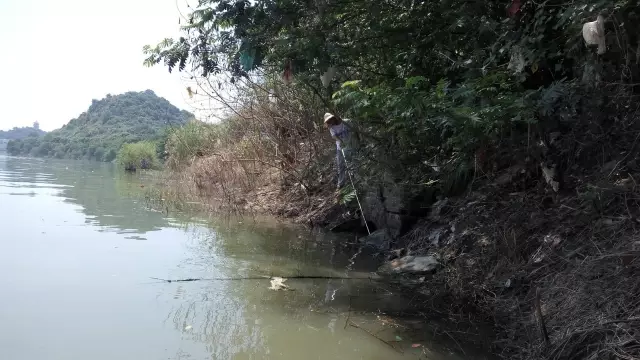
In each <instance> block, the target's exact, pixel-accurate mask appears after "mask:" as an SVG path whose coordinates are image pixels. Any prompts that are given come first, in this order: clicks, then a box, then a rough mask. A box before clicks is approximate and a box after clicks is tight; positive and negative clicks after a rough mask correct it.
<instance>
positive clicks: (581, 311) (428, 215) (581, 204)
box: [162, 143, 640, 359]
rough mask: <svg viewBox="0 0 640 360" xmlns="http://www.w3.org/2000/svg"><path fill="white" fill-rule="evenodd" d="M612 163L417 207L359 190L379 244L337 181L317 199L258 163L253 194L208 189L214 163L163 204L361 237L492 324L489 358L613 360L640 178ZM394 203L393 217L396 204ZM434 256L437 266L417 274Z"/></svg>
mask: <svg viewBox="0 0 640 360" xmlns="http://www.w3.org/2000/svg"><path fill="white" fill-rule="evenodd" d="M621 144H622V143H621ZM627 145H629V144H627ZM616 153H617V154H618V155H616ZM606 159H607V161H606V162H604V163H603V162H602V161H591V162H590V163H591V165H590V166H586V165H582V166H575V167H574V168H573V169H568V171H566V172H565V173H564V174H563V175H564V176H563V179H564V183H563V189H564V190H563V191H558V192H556V191H554V189H553V187H552V185H550V184H548V183H547V181H545V177H544V174H543V173H541V172H540V171H539V169H538V168H537V167H536V166H531V165H530V164H527V163H526V162H525V163H520V164H516V165H512V166H510V167H506V168H503V169H502V170H499V171H495V172H493V173H491V174H490V175H485V176H483V177H479V178H478V179H476V180H474V183H473V184H472V186H471V189H472V190H471V191H469V192H465V193H464V194H462V195H460V196H457V197H449V198H443V197H440V198H439V199H437V198H436V199H432V201H429V200H427V201H425V202H423V205H425V204H426V206H422V207H421V208H420V209H419V211H414V212H413V213H411V212H409V210H411V209H409V206H410V204H409V203H406V202H405V203H403V202H402V201H400V198H401V197H399V196H396V197H395V198H394V196H393V195H392V193H394V191H390V190H389V189H388V188H387V189H383V190H382V193H383V194H382V195H380V194H378V193H377V191H378V190H376V191H371V190H369V191H364V192H363V193H362V194H361V197H362V200H363V204H364V210H365V214H364V215H365V217H368V220H369V222H370V224H371V225H372V230H374V231H377V234H378V235H376V236H374V238H373V241H370V240H371V239H372V238H371V237H369V238H367V237H365V236H364V235H366V233H364V234H363V230H364V228H363V227H362V225H363V224H362V220H361V218H362V216H361V214H359V211H358V209H357V207H355V206H354V204H353V203H349V202H347V203H346V204H345V203H344V201H343V202H342V203H340V201H337V200H336V197H335V194H334V193H333V191H332V187H331V184H330V182H329V181H327V183H326V184H325V185H321V186H318V188H319V189H320V190H317V191H315V192H309V191H307V190H306V189H305V187H304V186H302V185H301V184H296V183H290V184H288V186H284V185H283V183H282V181H281V180H282V174H281V172H280V171H278V170H277V169H272V170H270V171H265V170H264V168H263V169H262V171H261V172H260V173H259V176H256V177H255V178H254V179H253V182H252V185H251V186H247V187H245V188H242V187H241V186H239V187H236V188H233V187H231V186H230V187H227V188H225V189H224V191H222V192H221V191H219V188H216V189H218V190H214V188H213V186H211V187H207V186H206V181H204V179H203V176H205V175H206V174H207V173H211V170H210V168H211V166H217V165H212V164H215V163H216V162H217V161H219V156H212V157H202V158H199V159H196V160H195V161H194V162H193V163H192V164H191V165H190V166H189V167H187V168H185V169H184V170H183V171H180V172H173V173H167V174H166V176H167V177H166V178H165V179H164V180H163V183H164V184H165V185H168V186H166V187H165V188H164V189H165V190H164V193H163V195H162V196H164V197H174V198H176V199H178V198H179V199H182V200H181V203H182V204H183V205H182V206H187V205H188V204H191V205H194V206H201V207H204V208H206V209H207V210H208V211H211V212H217V211H227V212H236V213H254V214H270V215H275V216H278V217H281V218H286V219H288V220H290V221H294V222H298V223H303V224H307V225H310V226H320V227H324V228H328V229H333V230H334V231H347V232H353V233H354V234H356V233H358V234H359V235H356V237H358V238H360V243H361V245H368V247H369V248H370V250H372V251H371V253H372V256H381V257H384V258H385V259H387V260H388V264H387V265H386V266H384V267H383V268H382V269H381V270H384V271H385V273H386V274H388V275H391V276H394V277H397V276H399V277H402V278H404V279H405V280H406V281H405V283H406V286H407V287H411V288H412V289H413V291H415V292H418V293H420V294H422V295H425V296H426V299H428V300H425V302H426V304H423V305H425V306H426V307H428V308H429V309H430V311H432V312H433V313H438V314H441V315H442V316H446V317H447V318H448V319H449V321H450V322H451V323H459V324H460V326H461V327H462V326H463V327H465V328H468V327H469V324H477V325H479V326H480V325H483V326H484V325H486V324H491V326H492V327H493V329H494V330H493V331H495V337H494V338H495V341H493V344H492V349H491V352H492V353H494V354H496V355H499V356H500V357H503V358H527V359H533V358H555V359H560V358H566V359H574V358H589V357H601V356H605V355H606V356H609V355H611V356H614V357H615V356H618V355H615V354H620V355H624V354H633V353H634V352H636V351H638V348H637V346H636V345H637V341H638V337H639V336H640V334H638V333H637V332H636V331H634V330H633V329H634V325H635V324H636V323H637V321H638V320H637V319H638V317H639V316H640V307H639V306H638V304H637V298H638V296H640V285H639V284H638V281H637V280H636V278H635V276H634V274H637V273H638V271H639V270H640V269H638V268H639V267H640V262H638V255H640V242H638V240H637V239H638V238H640V237H639V233H638V230H637V228H638V226H640V217H639V214H638V206H637V203H636V201H638V200H640V197H639V196H638V195H640V191H639V190H640V189H638V187H637V185H636V183H635V181H634V180H635V179H637V178H640V174H637V173H636V172H635V170H637V168H636V167H635V166H636V165H635V163H634V161H635V160H634V159H632V158H629V157H628V156H626V154H625V153H624V152H622V153H620V152H617V151H612V152H611V153H609V154H607V157H606ZM229 163H232V162H229ZM238 166H240V165H238ZM239 168H240V167H239ZM208 169H209V170H208ZM532 169H533V170H532ZM328 178H329V177H328ZM320 181H322V180H320ZM395 193H397V191H395ZM385 195H386V196H385ZM376 199H377V200H376ZM376 201H378V203H376ZM393 202H396V204H395V206H396V207H397V209H390V208H389V207H390V206H391V205H394V204H392V203H393ZM385 203H386V205H385ZM376 206H381V207H382V208H384V211H382V213H383V214H382V215H381V212H380V211H377V214H376V213H374V212H376V209H375V207H376ZM368 212H369V213H368ZM416 214H418V215H416ZM394 220H397V221H394ZM381 221H382V222H386V223H385V224H386V226H384V225H383V224H382V222H381ZM381 230H382V231H384V232H385V234H384V235H382V236H381V235H379V233H380V231H381ZM381 239H382V240H381ZM425 259H426V260H429V261H427V262H426V263H427V264H428V266H426V267H425V266H423V267H421V268H414V269H413V270H409V269H411V268H412V266H413V264H415V263H416V262H422V264H423V265H424V263H425V262H424V260H425ZM427 304H428V305H427ZM471 335H476V336H477V335H480V334H469V336H471ZM464 337H465V336H461V337H460V341H464ZM607 354H608V355H607ZM606 356H605V357H606Z"/></svg>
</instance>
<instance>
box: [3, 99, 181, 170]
mask: <svg viewBox="0 0 640 360" xmlns="http://www.w3.org/2000/svg"><path fill="white" fill-rule="evenodd" d="M192 117H193V115H192V114H190V113H188V112H186V111H181V110H179V109H178V108H176V107H175V106H173V105H171V104H170V103H169V102H168V101H167V100H165V99H163V98H160V97H158V96H156V94H155V93H154V92H153V91H151V90H147V91H143V92H127V93H125V94H121V95H115V96H111V95H107V97H106V98H104V99H102V100H93V103H92V104H91V106H90V107H89V109H88V110H87V111H86V112H84V113H82V114H81V115H80V116H79V117H78V118H76V119H72V120H71V121H69V123H67V124H66V125H64V126H63V127H62V128H60V129H58V130H54V131H52V132H50V133H47V134H46V135H45V136H43V137H40V138H29V139H24V140H20V141H15V142H13V143H10V145H8V149H7V150H8V151H9V153H10V154H14V155H31V156H41V157H57V158H73V159H93V160H98V161H113V160H114V159H115V158H116V155H117V152H118V150H119V149H120V147H121V146H122V144H125V143H133V142H138V141H143V140H155V139H158V138H160V137H161V135H162V129H164V128H166V127H173V126H180V125H182V124H184V123H185V122H186V121H187V120H188V119H189V118H192Z"/></svg>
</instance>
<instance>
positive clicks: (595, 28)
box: [582, 15, 607, 55]
mask: <svg viewBox="0 0 640 360" xmlns="http://www.w3.org/2000/svg"><path fill="white" fill-rule="evenodd" d="M582 37H583V38H584V41H585V42H586V43H587V46H589V45H598V55H602V54H604V53H605V52H606V51H607V44H606V43H605V39H604V18H603V17H602V15H598V18H597V19H596V21H592V22H588V23H585V24H584V25H583V26H582Z"/></svg>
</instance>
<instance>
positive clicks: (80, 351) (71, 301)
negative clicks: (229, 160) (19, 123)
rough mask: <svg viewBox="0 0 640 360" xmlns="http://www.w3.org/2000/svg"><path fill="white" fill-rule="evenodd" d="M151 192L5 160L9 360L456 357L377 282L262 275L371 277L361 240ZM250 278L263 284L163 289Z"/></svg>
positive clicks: (3, 307) (112, 177) (4, 340)
mask: <svg viewBox="0 0 640 360" xmlns="http://www.w3.org/2000/svg"><path fill="white" fill-rule="evenodd" d="M145 183H146V180H145V178H144V176H141V175H133V176H132V175H127V174H122V173H120V172H119V171H117V170H116V169H115V168H114V167H113V166H111V165H109V164H99V163H87V162H73V161H61V160H49V159H47V160H43V159H26V158H14V157H7V156H3V155H0V359H3V360H36V359H37V360H41V359H49V360H57V359H59V360H63V359H64V360H86V359H91V360H107V359H109V360H113V359H118V360H128V359H132V360H133V359H135V360H140V359H176V360H177V359H216V360H218V359H220V360H222V359H296V360H298V359H385V360H387V359H417V358H421V359H426V358H429V359H454V358H456V357H455V356H454V355H453V354H452V353H450V352H449V351H448V350H445V348H441V347H438V346H435V345H434V344H428V341H427V340H425V338H424V336H421V335H420V336H418V335H416V332H415V331H412V332H408V331H407V330H406V327H405V325H402V324H399V323H397V322H394V320H393V319H391V318H388V317H386V316H385V315H384V313H385V312H386V311H391V310H395V311H398V310H402V307H403V306H406V305H407V303H408V302H409V301H408V300H407V299H404V298H399V295H397V292H396V291H394V290H393V289H389V288H386V287H384V286H383V285H381V284H380V283H377V282H375V281H373V282H372V281H369V280H341V279H289V280H287V281H286V283H287V284H289V285H290V287H291V288H292V289H293V291H274V290H270V289H269V286H270V282H269V280H268V279H264V280H263V279H255V277H259V276H270V275H273V276H284V277H288V276H296V275H305V276H335V277H345V276H350V277H366V276H367V275H368V274H369V272H370V271H371V270H373V269H374V268H375V266H376V264H375V263H373V262H372V261H371V260H369V259H370V257H367V256H354V254H353V253H352V252H349V251H346V250H344V248H343V247H342V246H338V245H339V244H340V242H345V241H350V239H345V238H340V237H338V236H337V235H334V234H326V233H321V232H311V231H310V230H307V229H301V228H295V227H291V226H285V225H283V224H278V223H276V222H275V221H256V220H253V219H248V218H244V219H221V220H220V219H219V220H212V219H203V218H198V217H194V216H188V215H189V214H178V215H176V214H171V213H170V212H169V213H167V212H160V211H154V210H151V209H149V208H148V207H147V206H146V204H145V202H144V201H143V200H141V196H140V194H141V193H142V191H141V189H144V186H145ZM147 186H148V185H147ZM239 277H251V278H254V279H247V280H207V281H194V282H178V283H175V282H172V283H166V282H162V281H158V280H154V279H152V278H161V279H180V278H239ZM347 321H348V323H347ZM347 324H354V325H356V326H352V325H348V326H346V325H347ZM426 332H427V331H426V330H425V331H424V333H426ZM418 333H419V332H418ZM423 335H424V334H423ZM418 345H419V346H418Z"/></svg>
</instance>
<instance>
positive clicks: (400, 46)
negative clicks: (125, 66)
mask: <svg viewBox="0 0 640 360" xmlns="http://www.w3.org/2000/svg"><path fill="white" fill-rule="evenodd" d="M199 5H200V6H199V7H198V8H197V9H196V8H194V9H190V11H189V12H188V13H186V14H184V17H185V23H186V24H187V25H185V26H184V28H183V33H182V37H181V38H179V39H175V40H174V39H165V40H163V41H162V42H160V43H159V44H158V45H157V46H145V48H144V53H145V54H146V56H147V59H146V60H145V65H147V66H155V65H161V66H166V67H167V68H168V70H169V71H172V70H173V71H175V70H178V71H181V72H183V73H185V75H187V78H188V79H191V80H190V82H189V84H188V88H187V89H186V91H187V93H188V95H189V96H191V97H193V98H194V99H195V100H203V101H208V102H209V103H215V104H218V105H221V106H222V108H223V111H222V112H223V113H218V114H217V115H218V116H219V117H220V118H221V119H220V121H219V122H217V123H215V124H209V123H203V122H197V121H192V122H190V123H189V124H187V125H186V126H184V127H183V128H178V129H175V130H174V131H173V132H172V133H171V134H169V135H168V138H167V142H166V152H167V158H166V159H165V164H166V165H165V167H166V169H167V171H166V173H165V176H166V177H167V178H166V179H165V180H166V181H163V184H164V185H165V186H164V187H163V188H162V190H157V191H158V193H157V194H156V197H157V198H165V199H168V198H171V197H174V198H180V199H183V200H184V202H191V201H193V202H197V203H201V204H204V206H205V207H207V208H208V209H209V210H211V211H218V212H238V213H242V212H257V213H269V214H274V215H277V216H281V217H285V218H289V219H292V220H294V221H296V222H301V223H306V224H310V225H315V226H323V227H326V228H330V229H333V230H334V231H352V232H359V233H362V231H363V228H364V226H363V225H364V224H363V223H362V215H363V214H360V209H359V208H358V207H357V206H356V205H355V204H354V197H355V196H354V195H355V192H354V191H356V190H357V192H358V196H359V197H360V199H361V200H362V203H363V207H362V210H363V212H364V215H365V216H366V218H367V220H368V221H369V223H368V224H369V225H370V228H371V229H372V231H373V234H372V235H371V236H363V237H362V239H361V242H362V244H363V245H365V246H368V247H371V248H374V249H377V252H378V253H379V254H380V256H385V257H386V258H387V260H388V263H387V264H386V266H385V268H386V269H387V271H388V272H390V273H391V274H394V275H401V276H405V277H409V278H412V279H413V280H414V281H413V284H414V285H413V290H412V291H414V292H415V293H416V294H421V295H424V296H426V299H427V300H425V301H424V304H421V305H423V306H424V308H425V309H429V311H428V313H430V314H440V315H442V316H443V317H444V318H447V319H448V321H449V323H451V324H453V325H459V326H460V327H461V328H462V327H465V328H473V327H474V326H475V325H478V326H479V325H481V324H489V325H490V327H489V328H491V329H492V330H491V331H486V332H484V334H483V335H485V336H487V337H490V338H491V346H490V349H489V350H490V351H491V352H492V353H493V354H495V355H496V356H498V357H501V358H505V359H514V358H519V359H540V358H548V359H600V358H606V359H614V358H618V359H637V358H640V332H639V331H638V329H639V328H640V327H639V326H638V325H639V323H640V320H639V319H640V305H639V304H638V299H639V298H640V282H639V281H638V279H637V274H638V273H640V261H639V260H638V255H640V243H638V239H639V238H640V236H639V233H638V227H639V226H640V189H639V188H638V186H637V181H638V179H640V166H639V165H638V163H637V158H638V154H639V151H640V144H639V143H638V142H639V141H638V140H639V139H640V121H639V120H640V119H639V118H638V112H637V107H638V106H637V100H638V96H639V94H640V85H638V82H637V79H638V78H639V77H640V57H639V56H638V54H640V47H639V36H638V34H640V28H639V26H640V21H639V20H640V19H638V17H639V16H640V14H639V13H638V4H637V1H631V0H625V1H621V2H617V3H614V2H611V1H599V2H596V3H593V2H587V1H581V0H579V1H575V2H569V3H567V2H562V1H545V2H539V3H537V2H530V1H519V0H513V1H510V2H509V1H507V2H496V1H489V2H482V3H470V2H466V1H457V0H452V1H441V2H416V1H410V0H407V1H393V2H384V1H382V2H380V1H376V2H373V1H367V0H356V1H348V2H346V1H316V2H306V1H290V2H286V3H281V2H267V1H254V2H247V1H237V2H235V3H231V2H228V1H222V0H204V1H201V2H200V4H199ZM274 19H277V21H274ZM325 112H331V113H334V114H337V115H339V116H340V117H343V118H349V119H350V120H351V121H350V122H349V124H350V126H351V127H352V130H353V133H354V134H356V137H357V138H356V139H355V140H356V142H357V146H356V148H355V150H356V151H355V152H354V154H353V161H351V163H352V166H353V168H352V169H351V170H352V171H353V174H354V180H355V189H352V188H349V187H347V188H345V189H343V190H342V191H341V192H340V193H339V194H336V193H335V183H336V182H335V175H336V171H335V169H334V161H335V144H334V143H333V142H332V140H331V139H330V137H329V135H328V134H327V131H326V130H325V129H323V127H322V115H323V114H324V113H325ZM163 192H164V193H163ZM363 235H366V233H365V234H363ZM418 265H420V266H418ZM461 331H462V330H461ZM465 331H466V332H465V333H464V334H463V333H460V334H462V335H460V336H457V340H458V341H460V340H462V339H464V338H469V337H472V335H478V334H472V333H473V332H474V331H472V330H469V331H467V330H465Z"/></svg>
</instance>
